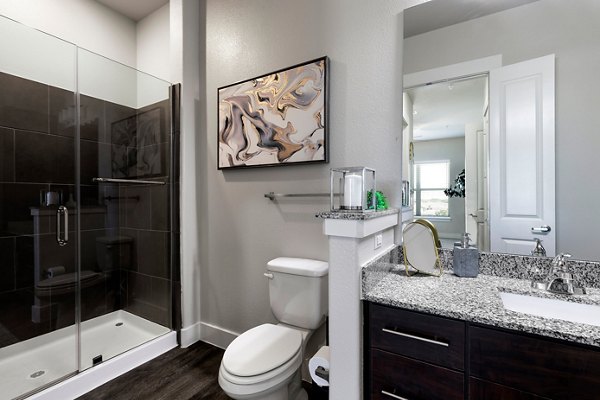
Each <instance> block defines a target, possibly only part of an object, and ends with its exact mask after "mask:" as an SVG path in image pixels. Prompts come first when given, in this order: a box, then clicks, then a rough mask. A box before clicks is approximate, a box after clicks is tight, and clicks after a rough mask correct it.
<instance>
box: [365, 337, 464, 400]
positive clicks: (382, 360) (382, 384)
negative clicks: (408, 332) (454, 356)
mask: <svg viewBox="0 0 600 400" xmlns="http://www.w3.org/2000/svg"><path fill="white" fill-rule="evenodd" d="M371 368H372V371H373V375H372V382H371V385H372V386H371V399H373V400H379V399H381V400H438V399H439V400H463V399H464V382H465V381H464V374H462V373H460V372H456V371H453V370H450V369H446V368H442V367H437V366H435V365H432V364H427V363H424V362H420V361H416V360H413V359H410V358H406V357H402V356H398V355H396V354H392V353H388V352H386V351H382V350H377V349H373V350H372V352H371Z"/></svg>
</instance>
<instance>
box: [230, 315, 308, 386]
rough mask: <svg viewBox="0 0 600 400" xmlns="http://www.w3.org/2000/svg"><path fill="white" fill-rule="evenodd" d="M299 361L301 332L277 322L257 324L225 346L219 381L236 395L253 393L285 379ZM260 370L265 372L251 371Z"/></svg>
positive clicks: (280, 382)
mask: <svg viewBox="0 0 600 400" xmlns="http://www.w3.org/2000/svg"><path fill="white" fill-rule="evenodd" d="M269 340H271V341H269ZM284 346H288V347H287V348H284ZM249 349H253V350H254V351H249ZM301 364H302V333H300V332H299V331H296V330H294V329H292V328H287V327H284V326H280V325H272V324H264V325H259V326H257V327H256V328H252V329H250V330H249V331H246V332H244V333H243V334H241V335H240V336H238V337H237V338H236V339H235V340H234V341H233V342H232V343H231V344H230V345H229V347H227V350H226V351H225V354H224V355H223V360H222V361H221V367H220V368H219V384H220V385H221V387H222V388H223V389H224V390H225V391H226V392H228V393H231V394H235V395H237V396H246V395H248V396H250V395H255V394H258V393H260V392H263V391H268V390H272V389H274V388H276V387H278V386H280V385H282V384H284V383H287V381H288V380H289V378H290V377H291V376H293V375H294V373H296V372H297V371H298V368H299V367H300V365H301ZM261 370H262V371H264V372H261V373H255V374H253V375H251V373H254V372H256V371H261Z"/></svg>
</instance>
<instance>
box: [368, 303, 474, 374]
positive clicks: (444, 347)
mask: <svg viewBox="0 0 600 400" xmlns="http://www.w3.org/2000/svg"><path fill="white" fill-rule="evenodd" d="M369 318H370V327H369V333H370V337H371V346H372V347H376V348H378V349H382V350H386V351H390V352H392V353H396V354H401V355H404V356H408V357H412V358H416V359H418V360H422V361H427V362H430V363H433V364H437V365H441V366H443V367H448V368H454V369H457V370H461V371H462V370H464V362H465V360H464V358H465V323H464V322H462V321H456V320H452V319H448V318H443V317H435V316H432V315H425V314H421V313H417V312H413V311H407V310H401V309H397V308H392V307H386V306H380V305H377V304H372V303H369Z"/></svg>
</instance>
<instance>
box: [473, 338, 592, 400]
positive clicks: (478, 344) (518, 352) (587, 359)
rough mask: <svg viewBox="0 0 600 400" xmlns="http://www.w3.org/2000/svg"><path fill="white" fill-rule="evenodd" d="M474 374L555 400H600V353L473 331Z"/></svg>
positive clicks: (559, 344)
mask: <svg viewBox="0 0 600 400" xmlns="http://www.w3.org/2000/svg"><path fill="white" fill-rule="evenodd" d="M470 338H471V339H470V342H471V375H472V376H475V377H478V378H481V379H483V380H486V381H490V382H495V383H499V384H501V385H505V386H509V387H512V388H515V389H517V390H521V391H524V392H528V393H532V394H535V395H538V396H541V397H548V398H551V399H555V400H561V399H577V400H588V399H589V400H593V399H595V400H597V399H598V398H599V396H600V395H599V393H600V352H598V351H596V350H594V349H590V348H586V347H581V346H575V345H571V344H567V343H559V342H556V341H553V340H548V339H543V338H537V337H532V336H528V335H522V334H516V333H512V332H505V331H499V330H495V329H489V328H483V327H475V326H473V327H471V329H470Z"/></svg>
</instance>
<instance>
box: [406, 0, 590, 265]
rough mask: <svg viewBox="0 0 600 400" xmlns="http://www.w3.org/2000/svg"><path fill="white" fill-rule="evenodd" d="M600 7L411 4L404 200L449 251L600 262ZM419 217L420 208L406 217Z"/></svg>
mask: <svg viewBox="0 0 600 400" xmlns="http://www.w3.org/2000/svg"><path fill="white" fill-rule="evenodd" d="M598 21H600V2H599V1H597V0H578V1H576V2H567V1H564V0H488V1H485V2H481V1H476V0H432V1H430V2H426V3H423V4H420V5H417V6H415V7H412V8H409V9H407V10H405V12H404V41H403V48H404V49H403V60H404V61H403V72H404V96H403V99H404V110H403V116H404V121H405V124H404V125H405V127H404V131H403V133H404V135H403V140H404V145H405V146H404V154H403V160H404V161H403V170H402V179H403V180H404V181H406V183H405V185H404V186H405V187H407V188H408V187H410V190H409V193H410V196H405V197H406V198H403V203H405V205H406V208H405V209H404V210H403V215H404V219H406V215H407V214H406V212H407V210H408V211H409V217H419V218H427V219H429V220H430V221H431V222H432V223H433V224H434V225H436V227H437V229H438V231H439V233H440V237H441V239H442V242H443V243H444V244H445V246H448V247H450V246H452V243H453V242H454V241H456V240H458V238H459V237H460V236H462V234H463V233H464V232H465V231H466V232H469V233H470V234H471V236H472V237H474V238H475V240H476V241H477V244H478V246H479V247H480V249H481V250H484V251H495V252H506V253H515V254H530V252H531V250H533V249H534V247H535V239H536V238H537V239H541V240H542V243H543V245H544V247H546V250H547V252H548V255H549V256H551V255H554V254H556V253H559V252H566V253H571V254H572V255H573V257H574V258H576V259H582V260H599V259H600V246H598V243H599V242H600V239H598V236H597V235H598V234H597V232H596V231H597V229H596V227H598V226H600V201H599V200H598V199H599V198H600V166H598V164H597V161H596V160H597V159H598V158H599V155H600V112H598V111H597V108H598V106H599V105H600V76H599V73H600V24H598ZM410 214H412V215H410Z"/></svg>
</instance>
